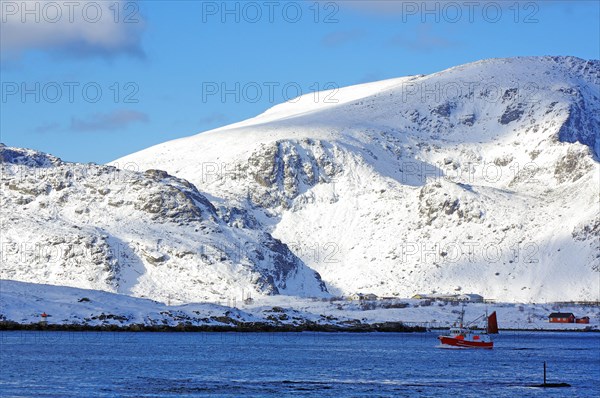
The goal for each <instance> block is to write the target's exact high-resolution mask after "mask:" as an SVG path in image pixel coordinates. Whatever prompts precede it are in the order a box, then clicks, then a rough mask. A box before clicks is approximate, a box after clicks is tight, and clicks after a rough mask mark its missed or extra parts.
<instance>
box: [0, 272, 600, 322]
mask: <svg viewBox="0 0 600 398" xmlns="http://www.w3.org/2000/svg"><path fill="white" fill-rule="evenodd" d="M387 305H393V306H395V307H404V308H383V306H386V304H385V303H379V302H372V303H366V302H358V301H344V300H338V301H330V300H321V299H299V298H295V297H289V296H269V297H266V298H261V299H259V300H255V301H254V302H253V303H250V304H241V305H238V308H233V307H228V306H222V305H217V304H211V303H193V304H186V305H171V306H169V305H166V304H164V303H160V302H157V301H153V300H148V299H142V298H135V297H130V296H125V295H119V294H114V293H107V292H102V291H97V290H85V289H76V288H71V287H63V286H52V285H41V284H32V283H23V282H16V281H9V280H1V281H0V321H1V322H0V325H1V328H3V329H8V328H14V327H30V326H31V325H35V326H36V327H37V326H38V325H39V324H40V322H46V323H47V327H49V328H55V327H59V326H66V325H71V326H73V325H80V326H85V327H90V328H93V327H107V328H111V329H115V328H127V329H129V330H132V329H133V330H135V328H136V327H140V328H142V329H143V328H153V327H156V328H157V329H160V328H162V327H164V328H174V329H175V330H177V329H178V328H179V329H186V328H188V329H190V330H236V329H240V330H256V331H259V330H282V331H283V330H323V331H328V330H329V331H336V330H351V331H376V330H381V331H419V330H422V329H421V328H420V327H424V328H445V327H449V326H450V325H451V323H453V322H454V321H455V320H456V317H457V313H458V312H459V310H460V307H459V306H457V305H452V304H450V303H443V302H433V303H427V302H423V301H421V300H411V299H406V300H400V299H399V300H395V301H393V302H389V303H387ZM486 310H487V311H488V312H491V311H496V312H497V313H498V319H499V323H500V328H501V329H505V330H506V329H527V330H565V331H568V330H594V331H598V330H600V327H599V326H600V308H599V307H597V306H591V305H590V306H585V305H559V304H552V303H544V304H515V303H494V304H484V303H471V304H467V305H466V308H465V311H466V319H469V320H470V319H474V318H476V317H478V316H479V315H481V314H483V313H484V312H485V311H486ZM558 311H560V312H572V313H574V314H575V315H576V316H577V317H584V316H588V317H589V318H590V323H589V324H556V323H549V322H548V315H549V314H550V313H551V312H558ZM42 314H45V315H47V317H42V316H41V315H42ZM402 325H404V326H402ZM411 327H418V328H415V329H411Z"/></svg>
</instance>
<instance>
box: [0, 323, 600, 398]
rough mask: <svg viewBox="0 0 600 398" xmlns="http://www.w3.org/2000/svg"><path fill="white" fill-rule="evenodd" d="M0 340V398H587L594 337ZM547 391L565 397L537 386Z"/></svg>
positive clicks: (597, 391) (54, 336) (598, 347)
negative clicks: (485, 346) (484, 346)
mask: <svg viewBox="0 0 600 398" xmlns="http://www.w3.org/2000/svg"><path fill="white" fill-rule="evenodd" d="M438 345H439V344H438V340H437V334H436V333H414V334H410V333H407V334H401V333H364V334H360V333H357V334H352V333H114V332H104V333H100V332H34V331H23V332H21V331H10V332H0V362H1V363H0V396H2V397H178V396H190V397H206V396H219V397H285V396H296V397H336V398H337V397H448V396H455V397H488V396H493V397H595V396H600V334H598V333H551V332H538V333H533V332H532V333H526V332H518V333H517V332H514V333H501V334H500V335H499V336H497V337H496V339H495V347H494V349H493V350H472V349H453V350H452V349H441V348H439V347H438ZM544 361H546V362H547V364H548V382H565V383H569V384H571V387H570V388H559V389H540V388H533V387H530V385H533V384H539V383H542V382H543V362H544Z"/></svg>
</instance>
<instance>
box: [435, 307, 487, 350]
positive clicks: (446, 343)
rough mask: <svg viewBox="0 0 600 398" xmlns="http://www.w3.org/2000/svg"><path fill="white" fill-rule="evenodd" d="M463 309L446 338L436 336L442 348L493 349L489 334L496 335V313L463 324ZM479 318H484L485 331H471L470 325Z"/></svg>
mask: <svg viewBox="0 0 600 398" xmlns="http://www.w3.org/2000/svg"><path fill="white" fill-rule="evenodd" d="M464 317H465V308H464V307H463V309H462V311H461V313H460V317H459V318H458V321H457V322H456V323H455V324H454V325H453V326H452V327H451V328H450V333H449V335H447V336H438V339H439V340H440V343H441V344H442V348H487V349H492V348H494V342H493V341H492V339H491V336H490V335H491V334H497V333H498V321H497V319H496V311H494V312H492V314H491V315H490V316H488V315H487V313H486V314H484V315H482V316H480V317H479V318H477V319H475V320H473V321H471V322H469V323H468V324H465V323H464ZM481 318H485V321H486V328H485V331H484V332H482V333H479V332H478V331H477V330H472V329H471V328H470V326H471V325H474V324H475V323H476V322H477V321H479V320H480V319H481Z"/></svg>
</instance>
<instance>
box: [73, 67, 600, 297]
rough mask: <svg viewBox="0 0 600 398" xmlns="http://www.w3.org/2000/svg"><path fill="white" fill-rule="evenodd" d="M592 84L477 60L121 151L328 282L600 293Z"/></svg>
mask: <svg viewBox="0 0 600 398" xmlns="http://www.w3.org/2000/svg"><path fill="white" fill-rule="evenodd" d="M599 82H600V61H597V60H593V61H586V60H582V59H578V58H573V57H527V58H514V59H492V60H486V61H480V62H476V63H472V64H468V65H463V66H459V67H455V68H452V69H449V70H445V71H442V72H439V73H436V74H432V75H427V76H410V77H404V78H399V79H392V80H386V81H382V82H376V83H369V84H362V85H358V86H353V87H347V88H343V89H340V90H333V91H328V92H321V93H318V94H313V93H311V94H308V95H305V96H303V97H300V98H298V99H296V100H294V101H290V102H288V103H285V104H281V105H278V106H275V107H273V108H272V109H270V110H268V111H267V112H265V113H263V114H262V115H259V116H257V117H255V118H253V119H249V120H247V121H244V122H241V123H236V124H233V125H230V126H226V127H223V128H219V129H216V130H212V131H209V132H205V133H202V134H198V135H195V136H192V137H189V138H183V139H179V140H175V141H171V142H167V143H164V144H161V145H157V146H154V147H152V148H149V149H146V150H143V151H141V152H138V153H135V154H132V155H130V156H127V157H125V158H122V159H119V160H117V161H115V162H114V163H113V164H114V165H115V166H121V167H125V166H127V167H128V168H130V167H138V168H139V170H147V169H161V170H166V171H167V172H168V173H170V174H172V175H174V176H177V177H179V178H185V179H186V180H188V181H190V182H191V183H192V184H194V185H195V186H196V187H198V189H199V190H200V191H201V192H203V195H205V197H206V198H210V201H211V202H212V203H215V204H216V205H218V206H223V207H227V208H235V209H240V210H239V211H240V212H241V213H242V214H247V215H248V217H249V218H250V219H253V220H256V221H255V223H253V228H254V229H250V231H255V230H261V229H263V230H265V231H268V232H269V233H271V234H272V235H273V236H274V237H275V238H277V239H280V240H281V241H282V242H284V243H285V244H287V245H288V246H289V247H290V249H291V250H292V251H293V252H294V253H295V254H296V256H298V257H299V258H300V259H302V260H303V262H304V263H305V264H306V265H307V266H309V267H310V268H312V269H313V270H315V271H318V272H319V273H320V274H321V276H322V277H323V280H324V281H325V283H326V284H327V287H328V289H329V291H330V292H331V293H334V294H341V293H343V294H349V293H354V292H365V293H376V294H379V295H396V294H397V295H400V296H405V297H406V296H411V295H413V294H415V293H430V292H439V293H448V292H454V291H463V292H467V293H471V292H472V293H480V294H483V295H484V296H486V297H488V298H494V299H497V300H504V301H552V300H598V299H600V244H599V239H600V220H599V210H600V207H599V194H600V190H599V189H600V188H599V185H600V173H599V162H598V160H599V157H600V90H599ZM151 174H152V173H151ZM140 178H141V177H140ZM165 178H166V177H165ZM165 178H162V177H161V178H159V179H162V181H163V183H164V184H167V185H168V186H169V187H172V186H173V185H177V186H178V187H179V186H180V184H183V183H182V182H180V180H176V179H173V178H169V179H168V180H167V181H168V182H164V180H165ZM148 179H150V177H144V179H143V181H146V180H148ZM178 184H179V185H178ZM80 189H83V188H80ZM122 189H123V190H126V188H122ZM127 189H129V188H127ZM169 189H171V188H169ZM177 191H178V190H177ZM118 192H120V191H117V192H116V193H115V194H114V196H113V199H112V200H123V199H119V197H120V196H121V195H122V194H120V193H118ZM178 192H179V191H178ZM195 194H196V193H195ZM100 195H102V194H100ZM198 195H200V194H198ZM95 197H98V196H95ZM106 201H108V199H106ZM206 206H207V208H208V205H206ZM88 207H89V206H88ZM92 207H93V206H92ZM132 207H133V208H135V205H134V206H130V207H128V208H127V209H128V211H130V209H131V208H132ZM158 208H160V206H158ZM75 210H76V209H75V208H73V209H72V210H69V211H68V213H69V214H73V213H74V212H75ZM99 210H100V211H99V212H97V211H94V212H93V214H92V215H91V216H90V217H89V220H90V223H91V222H92V220H93V219H94V217H96V216H99V215H101V214H104V213H103V211H102V210H101V209H99ZM90 211H92V210H90ZM131 211H133V210H131ZM204 212H205V213H209V214H212V213H210V212H209V211H208V210H204ZM81 214H86V213H85V212H84V213H81ZM119 214H121V213H119ZM73 217H74V215H73ZM86 217H87V216H86ZM213 217H215V218H216V216H213ZM135 219H136V217H133V216H132V217H129V218H127V222H128V223H131V225H136V223H137V222H136V221H135ZM203 220H204V219H203ZM202 222H207V221H202ZM202 222H201V221H198V223H199V225H201V223H202ZM160 225H161V231H160V232H161V234H160V235H161V236H163V235H165V234H164V231H162V229H163V227H162V226H163V224H160ZM219 225H222V224H219ZM180 228H181V227H179V226H178V227H177V230H176V228H175V227H173V232H172V234H173V236H178V238H177V239H181V240H182V241H185V240H186V239H188V231H189V229H186V228H183V230H185V232H178V231H181V230H182V229H180ZM207 228H209V227H207ZM211 228H216V227H212V226H211ZM221 228H225V227H224V226H222V227H221ZM228 231H229V230H228ZM145 233H146V232H144V234H145ZM239 233H240V234H242V232H239ZM243 233H244V234H251V232H248V231H246V230H243ZM252 233H253V232H252ZM132 234H133V231H130V233H129V234H128V235H127V237H125V238H122V239H124V240H125V241H127V240H128V239H133V237H132ZM213 235H214V234H211V233H209V234H207V236H213ZM154 236H158V233H156V234H154ZM151 241H152V240H151ZM145 245H146V246H144V247H146V249H144V250H150V247H152V244H151V243H149V242H148V243H145ZM141 250H142V249H141V248H140V249H139V251H141ZM213 261H215V262H218V261H219V260H218V259H214V260H213ZM188 264H189V262H188ZM232 266H233V264H232ZM264 267H267V266H266V265H265V266H264ZM297 268H298V269H301V270H304V268H302V267H301V266H299V265H298V266H297ZM215 269H216V268H215ZM240 269H243V267H241V268H240ZM211 270H212V269H211ZM302 272H306V274H307V275H309V274H310V271H302ZM302 275H305V274H304V273H303V274H302ZM230 279H231V278H230ZM307 279H308V278H307ZM307 279H305V280H307ZM165 282H167V281H165ZM313 282H314V281H313ZM310 286H311V288H312V289H315V283H312V284H311V285H310ZM307 294H308V293H307ZM311 294H312V293H311Z"/></svg>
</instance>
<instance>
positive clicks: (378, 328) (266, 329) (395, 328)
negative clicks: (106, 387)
mask: <svg viewBox="0 0 600 398" xmlns="http://www.w3.org/2000/svg"><path fill="white" fill-rule="evenodd" d="M13 330H14V331H19V330H32V331H70V332H73V331H79V332H88V331H89V332H167V333H181V332H198V333H202V332H238V333H277V332H286V333H298V332H325V333H343V332H346V333H371V332H384V333H385V332H387V333H423V332H427V328H425V327H423V326H408V325H405V324H402V323H400V322H383V323H374V324H360V325H352V326H339V325H322V324H313V323H306V324H302V325H273V324H268V323H259V322H251V323H240V324H238V325H235V326H234V325H185V324H179V325H176V326H169V325H143V324H132V325H123V326H120V325H83V324H42V323H29V324H21V323H17V322H7V321H4V322H0V331H13Z"/></svg>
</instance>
